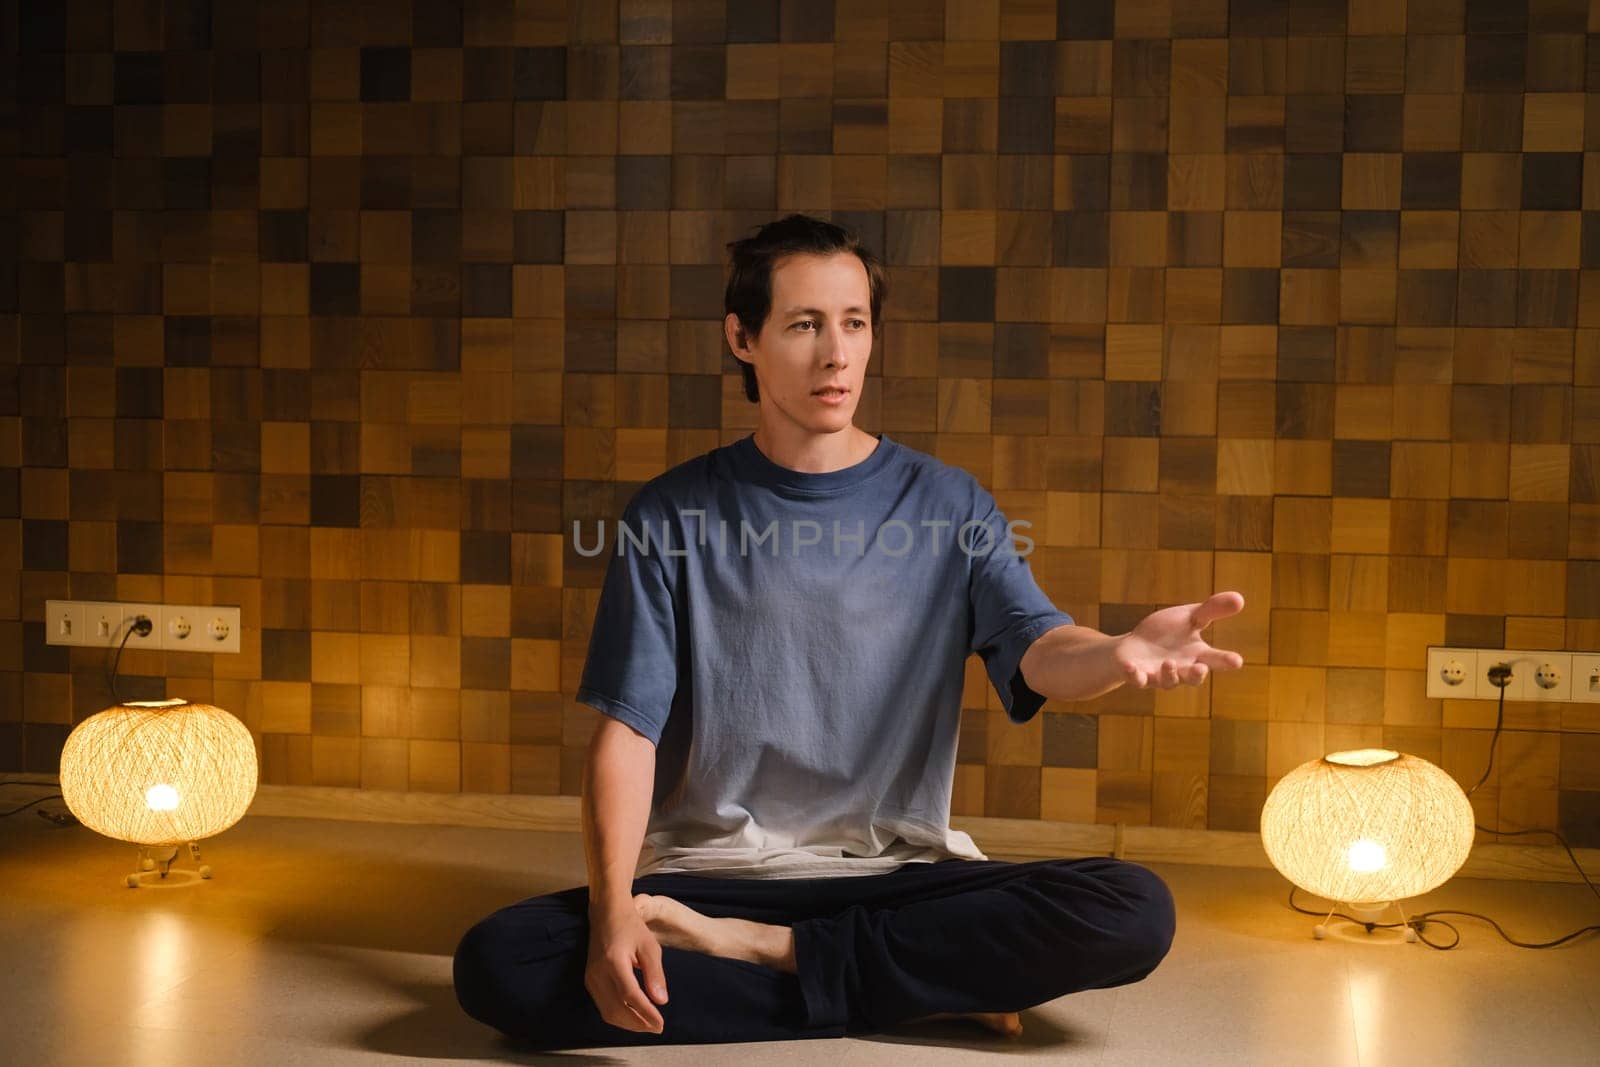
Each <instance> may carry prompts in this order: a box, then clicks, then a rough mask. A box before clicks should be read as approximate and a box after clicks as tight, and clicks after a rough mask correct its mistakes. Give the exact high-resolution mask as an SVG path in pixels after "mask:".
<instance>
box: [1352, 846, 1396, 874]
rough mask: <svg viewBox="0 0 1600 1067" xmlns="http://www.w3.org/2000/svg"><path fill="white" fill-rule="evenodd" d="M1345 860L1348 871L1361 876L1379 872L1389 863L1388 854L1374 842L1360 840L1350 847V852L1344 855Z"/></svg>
mask: <svg viewBox="0 0 1600 1067" xmlns="http://www.w3.org/2000/svg"><path fill="white" fill-rule="evenodd" d="M1345 858H1346V859H1347V860H1349V861H1350V869H1351V870H1352V871H1359V872H1360V873H1362V874H1371V873H1372V872H1373V871H1381V870H1383V868H1384V867H1385V866H1386V865H1387V864H1388V862H1389V856H1388V853H1387V852H1385V851H1384V847H1383V846H1382V845H1380V844H1379V843H1378V842H1376V841H1369V840H1367V839H1366V838H1362V839H1361V840H1360V841H1357V842H1356V843H1355V844H1353V845H1351V846H1350V851H1349V852H1347V853H1345Z"/></svg>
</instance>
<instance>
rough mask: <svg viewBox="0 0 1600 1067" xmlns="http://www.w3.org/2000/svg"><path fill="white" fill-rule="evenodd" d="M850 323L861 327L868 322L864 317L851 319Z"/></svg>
mask: <svg viewBox="0 0 1600 1067" xmlns="http://www.w3.org/2000/svg"><path fill="white" fill-rule="evenodd" d="M850 325H852V326H855V327H857V328H860V327H862V326H865V325H866V322H865V321H864V320H862V319H851V320H850Z"/></svg>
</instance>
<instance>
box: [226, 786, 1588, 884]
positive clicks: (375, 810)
mask: <svg viewBox="0 0 1600 1067" xmlns="http://www.w3.org/2000/svg"><path fill="white" fill-rule="evenodd" d="M250 814H252V815H281V816H291V817H300V818H319V819H350V820H356V821H362V822H406V823H433V824H445V825H451V826H488V827H497V828H500V829H505V830H565V831H571V832H577V831H578V830H579V829H580V823H579V815H578V798H577V797H534V796H510V795H490V794H484V793H384V792H379V791H376V790H368V789H336V788H328V787H318V786H281V785H264V786H261V787H260V788H259V789H258V790H257V791H256V799H255V803H253V804H252V805H251V806H250ZM950 824H951V825H952V826H953V827H955V828H956V829H957V830H965V831H966V832H967V833H969V834H971V835H972V839H973V840H974V841H976V842H977V844H978V847H979V848H981V849H983V851H984V852H986V853H988V854H990V855H995V856H1003V857H1006V858H1009V859H1048V858H1051V857H1057V856H1062V857H1072V856H1117V857H1119V858H1121V859H1127V860H1133V861H1134V862H1146V861H1148V862H1151V863H1198V864H1207V865H1210V866H1214V867H1264V868H1268V869H1270V868H1271V867H1272V863H1271V861H1270V860H1268V859H1267V853H1266V850H1265V849H1264V848H1262V846H1261V835H1260V834H1252V833H1240V832H1238V831H1231V830H1180V829H1173V828H1170V827H1163V826H1124V825H1122V824H1120V823H1119V824H1116V825H1113V826H1106V825H1099V824H1093V825H1090V824H1084V823H1066V822H1046V821H1043V820H1033V819H988V818H976V817H973V816H957V817H955V818H953V819H951V820H950ZM1573 852H1574V854H1575V855H1576V856H1577V858H1578V862H1579V863H1581V864H1582V865H1583V868H1584V870H1586V871H1596V872H1600V849H1594V848H1580V849H1574V850H1573ZM1457 877H1459V878H1506V879H1512V880H1516V881H1530V882H1582V881H1583V879H1582V877H1581V876H1580V875H1579V874H1578V872H1577V870H1575V869H1574V868H1573V866H1572V861H1571V860H1570V859H1568V858H1567V854H1566V852H1565V851H1563V850H1562V849H1559V848H1549V847H1542V846H1537V845H1503V844H1480V845H1477V846H1475V847H1474V848H1473V850H1472V855H1471V856H1469V857H1468V858H1467V862H1466V863H1465V864H1463V865H1462V868H1461V870H1460V872H1459V873H1458V874H1457Z"/></svg>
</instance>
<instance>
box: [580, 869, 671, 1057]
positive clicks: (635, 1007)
mask: <svg viewBox="0 0 1600 1067" xmlns="http://www.w3.org/2000/svg"><path fill="white" fill-rule="evenodd" d="M635 970H638V971H639V972H641V973H642V974H643V975H644V989H641V988H640V985H639V980H638V978H637V977H636V976H635V975H634V973H633V972H634V971H635ZM583 985H584V988H585V989H587V990H588V991H589V996H590V997H592V998H593V999H594V1002H595V1006H596V1007H598V1008H599V1009H600V1017H601V1018H602V1019H604V1020H605V1021H606V1022H608V1023H610V1024H611V1025H612V1026H616V1027H620V1028H621V1029H623V1030H633V1031H636V1032H638V1033H645V1034H659V1033H661V1031H662V1028H663V1026H664V1025H665V1024H664V1023H663V1021H662V1018H661V1013H660V1012H659V1011H657V1010H656V1005H657V1004H665V1003H666V1002H667V979H666V975H665V974H664V973H663V971H662V969H661V944H660V942H658V941H657V940H656V935H655V934H652V933H651V932H650V928H649V927H648V926H646V925H645V923H644V920H643V919H641V918H640V917H639V912H638V911H637V910H636V909H635V908H634V906H633V901H632V900H630V899H626V898H624V899H623V900H621V901H618V902H608V903H603V904H602V903H594V904H591V905H590V907H589V964H588V967H587V968H586V969H585V970H584V974H583ZM645 990H649V995H648V996H646V994H645Z"/></svg>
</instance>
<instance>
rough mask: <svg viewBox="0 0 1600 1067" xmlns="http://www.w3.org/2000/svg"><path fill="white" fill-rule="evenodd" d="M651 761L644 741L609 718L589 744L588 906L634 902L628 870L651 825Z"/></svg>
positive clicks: (586, 786)
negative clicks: (646, 829) (646, 830)
mask: <svg viewBox="0 0 1600 1067" xmlns="http://www.w3.org/2000/svg"><path fill="white" fill-rule="evenodd" d="M655 758H656V753H655V746H654V745H653V744H651V743H650V740H649V739H648V738H646V737H643V736H641V735H640V734H638V733H636V732H634V730H632V729H631V728H630V727H628V726H627V725H625V724H623V723H621V722H618V721H616V720H614V719H607V720H605V721H604V722H602V723H601V725H600V728H599V731H598V732H597V733H596V735H595V738H594V741H593V742H592V743H591V744H590V746H589V759H588V762H587V763H586V764H585V765H584V771H583V803H582V809H581V810H582V813H583V850H584V859H585V861H586V862H587V864H588V869H589V903H590V906H591V907H592V906H594V905H597V904H617V903H627V902H629V901H631V900H632V899H633V872H634V870H635V869H636V868H637V867H638V864H639V846H640V845H641V844H643V843H644V834H645V828H646V827H647V826H648V824H649V821H650V796H651V793H652V791H653V788H654V785H655Z"/></svg>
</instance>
